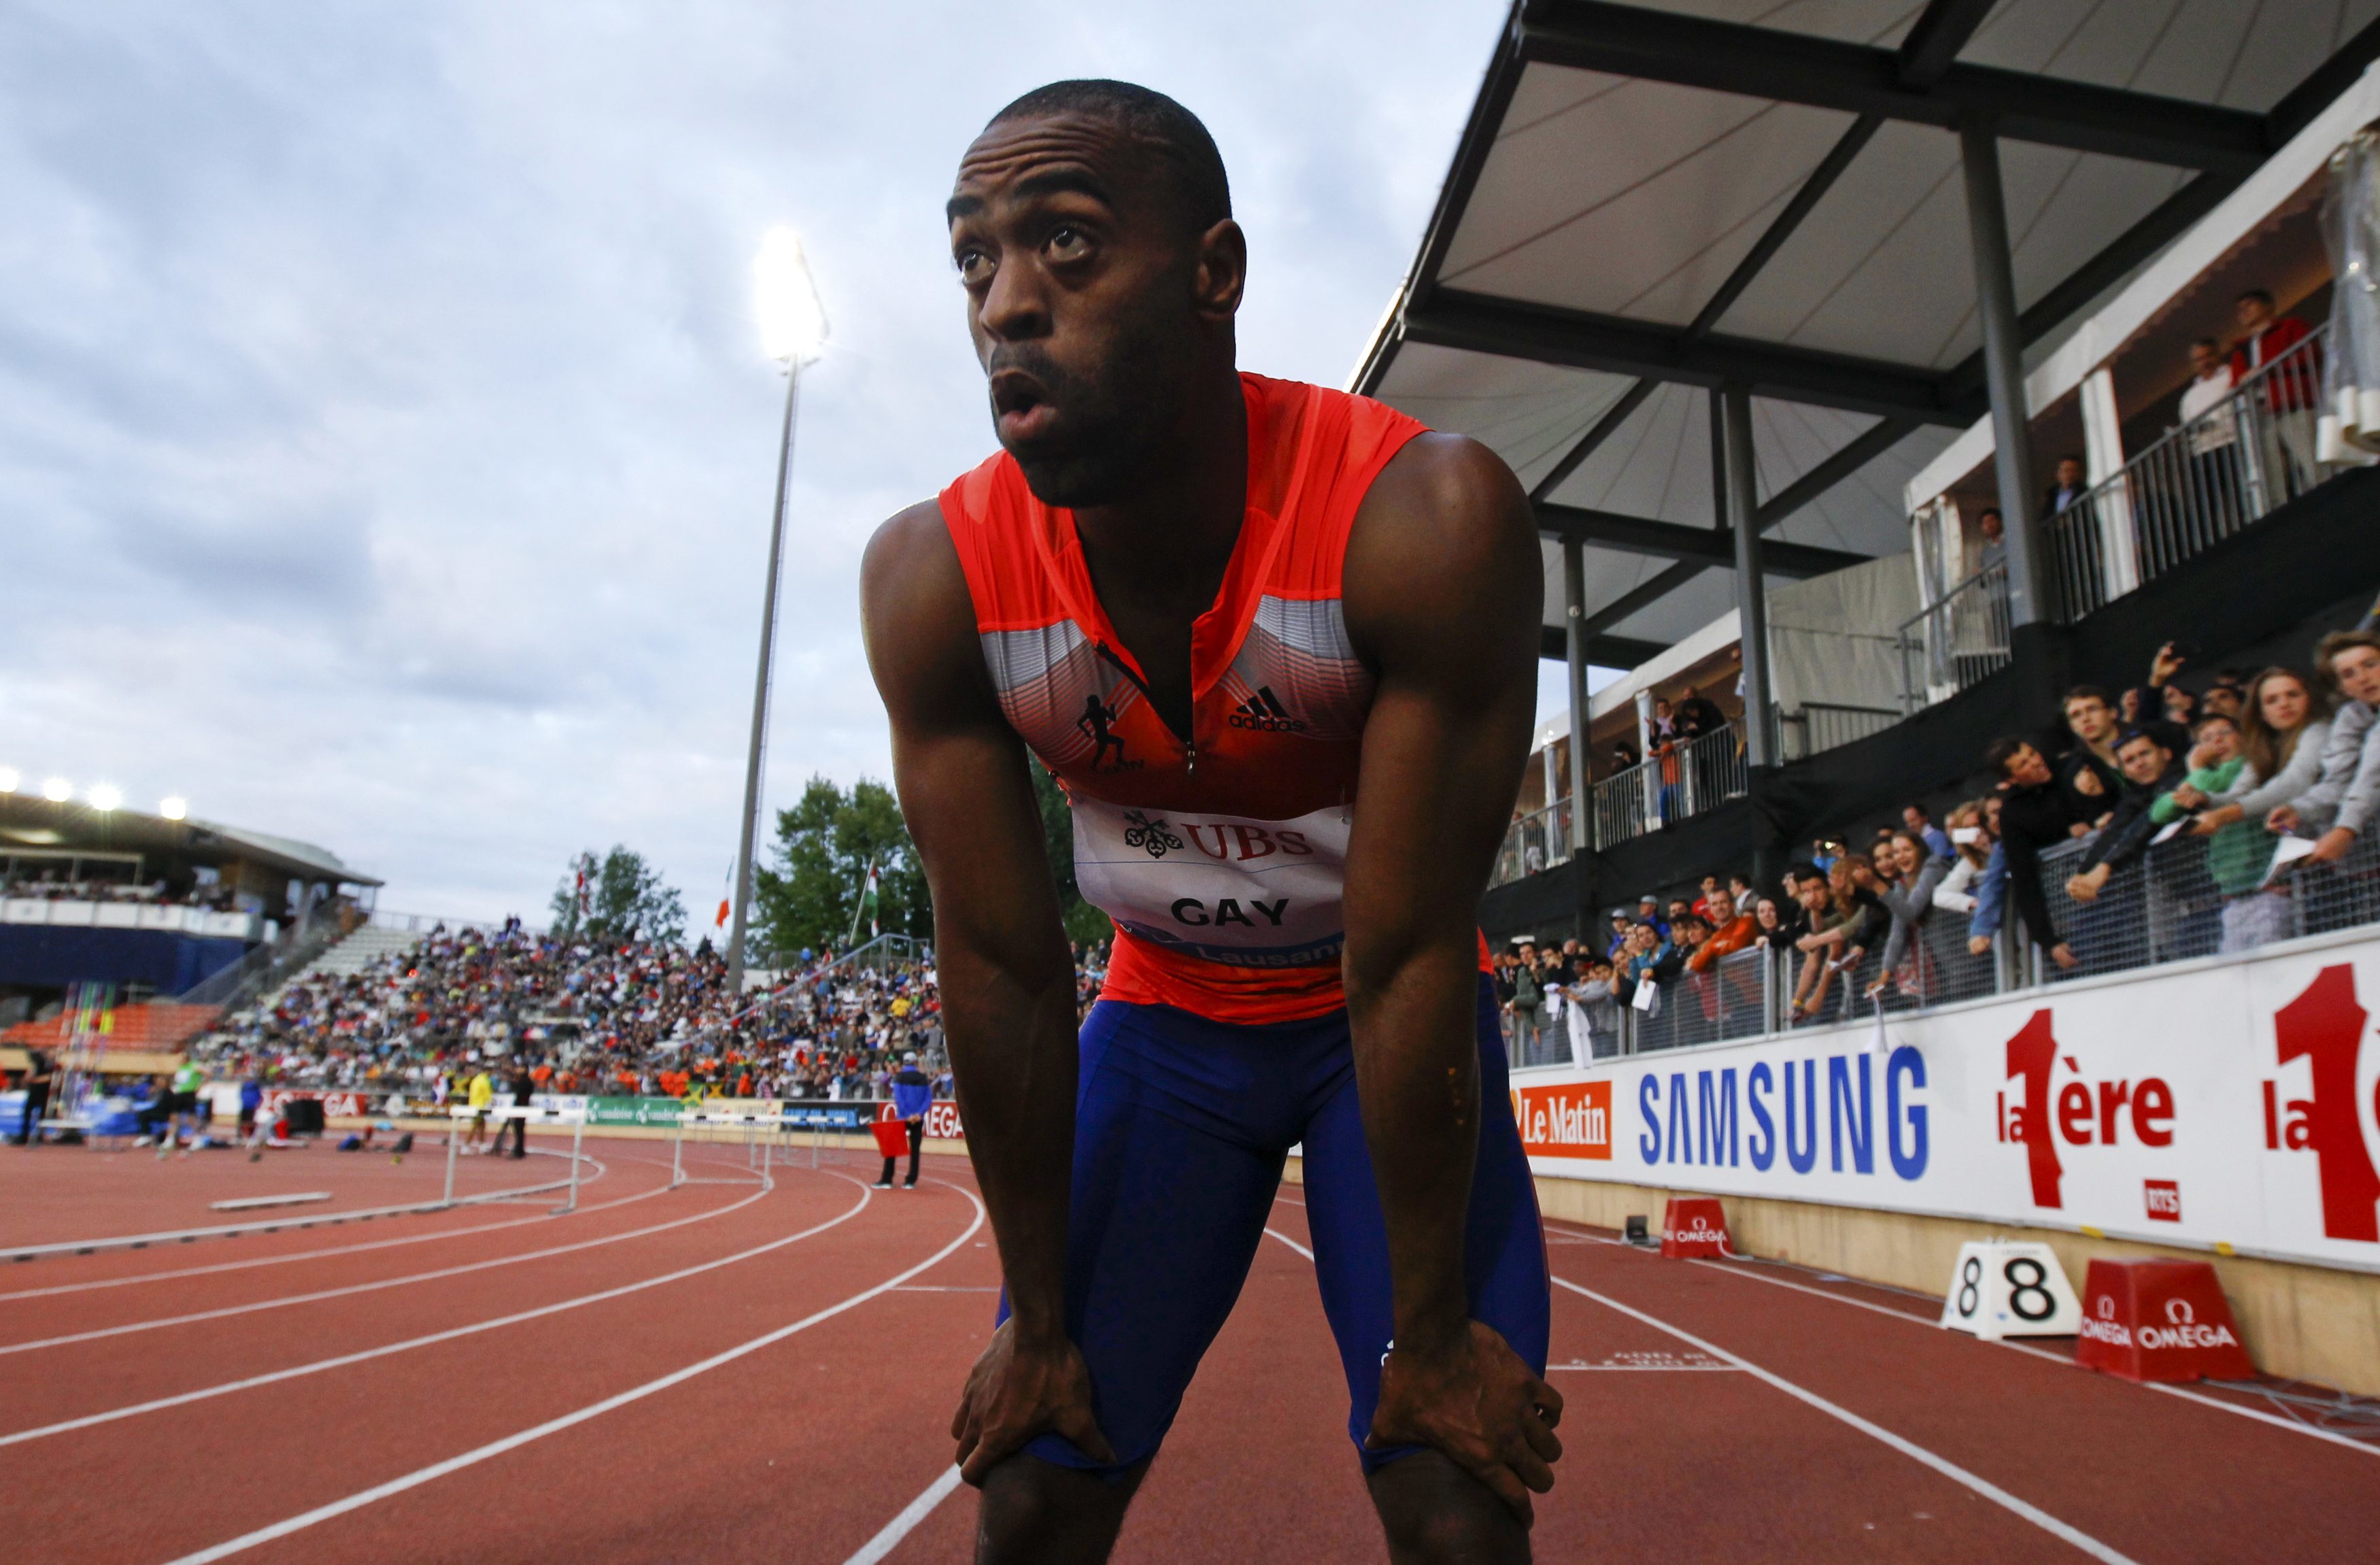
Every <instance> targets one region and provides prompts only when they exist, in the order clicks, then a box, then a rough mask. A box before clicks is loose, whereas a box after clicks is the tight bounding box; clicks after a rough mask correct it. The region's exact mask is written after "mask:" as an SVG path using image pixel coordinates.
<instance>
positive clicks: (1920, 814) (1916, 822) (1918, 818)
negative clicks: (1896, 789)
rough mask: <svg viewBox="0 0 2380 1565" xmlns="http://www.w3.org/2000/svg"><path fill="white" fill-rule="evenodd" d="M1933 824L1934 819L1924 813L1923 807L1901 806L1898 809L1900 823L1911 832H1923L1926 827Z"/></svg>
mask: <svg viewBox="0 0 2380 1565" xmlns="http://www.w3.org/2000/svg"><path fill="white" fill-rule="evenodd" d="M1933 822H1934V818H1933V817H1932V816H1930V815H1928V814H1926V813H1925V806H1924V805H1902V806H1901V807H1900V823H1901V824H1902V825H1903V826H1906V827H1908V828H1909V829H1910V830H1911V831H1924V830H1925V828H1926V827H1928V826H1930V825H1932V824H1933Z"/></svg>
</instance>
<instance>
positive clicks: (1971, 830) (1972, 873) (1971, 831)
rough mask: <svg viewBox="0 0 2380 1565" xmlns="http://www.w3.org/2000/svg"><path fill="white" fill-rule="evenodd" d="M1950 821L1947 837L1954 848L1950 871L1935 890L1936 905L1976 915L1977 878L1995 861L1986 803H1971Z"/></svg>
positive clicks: (1961, 808)
mask: <svg viewBox="0 0 2380 1565" xmlns="http://www.w3.org/2000/svg"><path fill="white" fill-rule="evenodd" d="M1947 819H1948V820H1949V827H1950V830H1949V831H1948V832H1947V833H1945V837H1946V840H1947V841H1948V842H1949V844H1950V852H1949V855H1948V856H1949V860H1950V870H1949V874H1947V875H1945V876H1943V877H1942V883H1941V884H1940V885H1938V886H1937V887H1935V888H1934V905H1935V906H1937V907H1939V908H1943V909H1946V910H1947V911H1949V912H1951V913H1960V914H1969V913H1973V911H1974V910H1975V893H1974V891H1973V886H1974V883H1975V880H1976V877H1978V876H1980V875H1982V874H1983V873H1984V872H1985V869H1986V868H1987V867H1989V866H1990V864H1991V861H1992V845H1991V839H1990V836H1989V835H1988V833H1987V832H1986V831H1985V827H1984V806H1983V801H1981V800H1980V799H1975V800H1970V801H1969V802H1967V803H1965V804H1962V805H1961V806H1959V807H1957V808H1955V809H1953V810H1951V811H1950V813H1949V817H1948V818H1947Z"/></svg>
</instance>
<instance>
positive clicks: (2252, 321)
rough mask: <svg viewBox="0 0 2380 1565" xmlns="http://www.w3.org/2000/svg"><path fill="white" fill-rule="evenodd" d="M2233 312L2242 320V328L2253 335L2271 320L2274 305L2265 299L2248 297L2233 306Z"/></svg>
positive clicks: (2233, 316)
mask: <svg viewBox="0 0 2380 1565" xmlns="http://www.w3.org/2000/svg"><path fill="white" fill-rule="evenodd" d="M2231 314H2232V319H2234V320H2236V321H2239V322H2240V330H2241V331H2243V332H2246V333H2248V334H2250V335H2252V336H2253V335H2254V334H2256V333H2259V332H2261V331H2263V330H2264V329H2265V326H2266V325H2267V324H2269V323H2270V322H2271V321H2272V319H2273V307H2272V306H2271V305H2269V304H2266V303H2265V301H2264V300H2263V299H2258V298H2246V299H2241V300H2240V302H2239V303H2238V304H2237V305H2234V306H2233V307H2232V310H2231Z"/></svg>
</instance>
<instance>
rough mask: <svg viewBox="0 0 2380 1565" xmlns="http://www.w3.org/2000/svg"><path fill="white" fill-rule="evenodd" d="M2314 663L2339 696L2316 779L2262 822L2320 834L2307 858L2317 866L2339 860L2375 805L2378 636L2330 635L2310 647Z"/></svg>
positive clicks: (2379, 736) (2379, 786)
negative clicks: (2310, 857) (2317, 864)
mask: <svg viewBox="0 0 2380 1565" xmlns="http://www.w3.org/2000/svg"><path fill="white" fill-rule="evenodd" d="M2314 661H2315V664H2316V665H2317V666H2318V667H2319V668H2321V670H2322V672H2323V673H2324V674H2325V676H2327V677H2328V679H2329V680H2330V682H2331V684H2332V685H2335V686H2337V687H2338V693H2339V695H2340V697H2341V698H2342V700H2341V701H2340V703H2339V708H2338V712H2337V713H2336V714H2334V715H2333V716H2332V718H2331V720H2330V734H2329V735H2328V737H2327V739H2326V741H2325V744H2324V746H2323V750H2322V775H2321V776H2320V778H2318V779H2317V780H2316V781H2315V782H2314V784H2313V786H2312V787H2311V788H2308V789H2307V790H2306V791H2305V792H2304V793H2302V794H2301V795H2298V796H2297V797H2296V798H2293V799H2291V800H2290V801H2289V803H2287V804H2285V805H2282V806H2281V807H2278V808H2277V809H2275V810H2274V811H2273V812H2272V814H2271V815H2270V816H2269V817H2268V818H2267V819H2266V821H2265V824H2266V825H2267V826H2268V827H2270V828H2271V829H2272V830H2273V831H2305V832H2317V831H2318V832H2320V833H2321V835H2320V836H2319V838H2317V840H2316V841H2315V843H2314V848H2313V855H2312V857H2313V860H2314V861H2315V862H2317V863H2321V862H2325V861H2332V860H2337V859H2340V858H2344V857H2345V856H2346V855H2347V850H2348V849H2349V848H2351V847H2353V846H2354V845H2355V839H2356V838H2357V837H2358V836H2359V835H2361V834H2362V831H2363V829H2364V828H2365V827H2366V826H2367V825H2369V824H2370V822H2371V818H2372V814H2373V811H2374V808H2375V807H2380V724H2375V723H2374V721H2373V719H2374V714H2375V712H2380V635H2375V634H2374V633H2373V632H2371V631H2368V630H2340V631H2334V632H2332V633H2331V634H2330V635H2328V636H2325V637H2323V638H2322V643H2321V645H2320V646H2318V647H2316V648H2315V649H2314Z"/></svg>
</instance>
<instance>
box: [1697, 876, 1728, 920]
mask: <svg viewBox="0 0 2380 1565" xmlns="http://www.w3.org/2000/svg"><path fill="white" fill-rule="evenodd" d="M1701 889H1702V894H1701V895H1700V896H1697V897H1696V898H1694V913H1695V914H1696V915H1697V916H1699V917H1700V918H1701V919H1702V921H1703V922H1704V923H1706V924H1708V925H1709V926H1710V927H1711V928H1714V929H1718V928H1725V927H1726V926H1727V925H1728V924H1729V923H1730V922H1731V921H1732V920H1733V919H1734V917H1735V899H1734V898H1733V897H1732V896H1730V895H1729V894H1728V893H1727V892H1724V891H1722V890H1721V889H1720V888H1719V883H1718V876H1716V875H1706V876H1704V877H1703V881H1702V888H1701Z"/></svg>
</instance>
